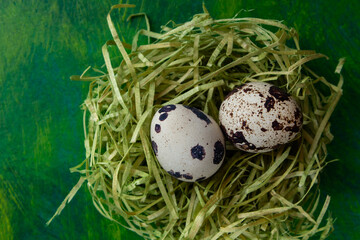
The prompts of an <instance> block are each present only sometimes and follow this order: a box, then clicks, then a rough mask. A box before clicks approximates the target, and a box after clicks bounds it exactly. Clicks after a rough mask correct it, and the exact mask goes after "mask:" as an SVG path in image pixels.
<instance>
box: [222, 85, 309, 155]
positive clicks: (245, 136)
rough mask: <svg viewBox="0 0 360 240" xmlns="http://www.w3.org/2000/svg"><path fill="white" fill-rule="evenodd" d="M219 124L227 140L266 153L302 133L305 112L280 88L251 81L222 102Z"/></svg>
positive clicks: (246, 149)
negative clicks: (303, 113)
mask: <svg viewBox="0 0 360 240" xmlns="http://www.w3.org/2000/svg"><path fill="white" fill-rule="evenodd" d="M219 119H220V125H221V128H222V129H223V132H224V133H226V134H225V135H226V136H227V138H228V139H229V140H230V141H231V142H232V143H233V144H234V145H235V146H236V147H237V148H239V149H241V150H243V151H247V152H267V151H271V150H273V149H275V148H277V147H279V146H281V145H282V144H285V143H288V142H289V141H291V140H292V139H294V138H295V136H296V135H297V134H298V133H299V132H300V130H301V127H302V119H303V116H302V112H301V109H300V107H299V105H298V104H297V103H296V101H295V99H294V98H293V97H292V96H291V95H289V94H288V93H286V92H285V91H283V90H281V89H280V88H278V87H276V86H274V85H272V84H269V83H264V82H250V83H246V84H243V85H241V86H239V87H237V88H235V89H234V90H233V91H232V92H230V93H229V94H228V96H227V97H226V98H225V100H224V101H223V102H222V104H221V106H220V110H219Z"/></svg>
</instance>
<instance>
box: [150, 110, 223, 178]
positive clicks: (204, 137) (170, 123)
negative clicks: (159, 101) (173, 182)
mask: <svg viewBox="0 0 360 240" xmlns="http://www.w3.org/2000/svg"><path fill="white" fill-rule="evenodd" d="M150 128H151V129H150V137H151V143H152V147H153V150H154V153H155V155H156V158H157V159H158V161H159V163H160V165H161V166H162V167H163V168H164V169H165V170H166V171H167V172H168V173H169V174H170V175H172V176H173V177H175V178H177V179H179V180H182V181H187V182H195V181H201V180H204V179H207V178H209V177H210V176H212V175H213V174H214V173H215V172H216V171H217V170H218V169H219V168H220V166H221V165H222V163H223V159H224V157H225V138H224V135H223V133H222V131H221V129H220V127H219V125H218V124H217V123H216V121H215V120H214V119H213V118H212V117H211V116H209V115H207V114H205V113H204V112H202V111H200V110H199V109H196V108H193V107H189V106H185V105H181V104H173V105H166V106H164V107H162V108H160V109H159V110H158V111H157V112H156V113H155V114H154V116H153V119H152V121H151V126H150Z"/></svg>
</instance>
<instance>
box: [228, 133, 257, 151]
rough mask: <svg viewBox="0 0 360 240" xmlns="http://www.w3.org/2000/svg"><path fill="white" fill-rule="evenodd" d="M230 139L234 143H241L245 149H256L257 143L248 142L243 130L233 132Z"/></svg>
mask: <svg viewBox="0 0 360 240" xmlns="http://www.w3.org/2000/svg"><path fill="white" fill-rule="evenodd" d="M230 140H231V141H232V142H233V143H234V144H240V146H241V148H242V149H245V150H248V149H250V150H254V149H256V147H255V145H254V144H252V143H250V142H248V141H247V140H246V139H245V137H244V134H243V133H242V132H241V131H237V132H235V133H233V134H231V136H230Z"/></svg>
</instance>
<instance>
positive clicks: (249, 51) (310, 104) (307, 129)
mask: <svg viewBox="0 0 360 240" xmlns="http://www.w3.org/2000/svg"><path fill="white" fill-rule="evenodd" d="M121 7H133V6H131V5H116V6H114V7H113V8H112V9H111V10H113V9H115V8H121ZM107 21H108V25H109V27H110V30H111V33H112V35H113V40H111V41H108V42H107V43H106V44H105V45H104V46H103V48H102V53H103V56H104V60H105V65H106V70H98V69H93V72H92V73H90V71H88V70H89V69H87V71H86V72H84V74H83V75H81V76H78V77H73V79H78V80H84V81H91V83H90V89H89V93H88V97H87V99H86V100H85V101H84V104H83V108H84V127H85V148H86V159H85V160H84V161H83V162H82V163H81V164H80V165H78V166H76V167H74V168H73V169H72V171H73V172H79V173H80V174H81V177H80V180H79V182H78V184H77V185H76V186H75V187H74V188H73V190H72V191H71V192H70V193H69V195H68V196H67V198H66V199H65V200H64V203H63V204H62V205H61V206H60V207H59V209H58V211H57V213H56V214H59V213H60V212H61V210H62V209H63V208H64V206H65V203H66V202H68V201H70V200H71V198H72V197H73V196H74V195H75V193H76V191H77V190H78V189H79V188H80V186H81V185H82V184H83V183H84V182H87V186H88V189H89V191H90V193H91V195H92V197H93V203H94V205H95V207H96V208H97V210H98V211H99V212H100V213H101V214H102V215H103V216H104V217H106V218H108V219H111V220H113V221H116V222H118V223H120V224H122V225H124V226H125V227H126V228H129V229H130V230H132V231H135V232H136V233H138V234H139V235H140V236H143V237H144V238H148V239H308V238H309V237H311V236H313V235H318V236H320V237H321V238H326V237H327V236H328V234H329V233H330V232H331V230H332V224H333V219H332V218H331V216H330V215H327V216H325V215H326V211H327V208H328V205H329V201H330V197H328V196H327V197H325V199H323V198H321V197H320V194H319V190H318V180H319V173H320V171H321V170H322V169H323V168H324V166H325V165H326V164H327V161H326V157H327V150H326V145H327V144H328V143H329V142H330V141H331V140H332V138H333V136H332V135H331V133H330V123H329V121H328V120H329V118H330V116H331V114H332V112H333V110H334V108H335V105H336V103H337V102H338V100H339V98H340V96H341V93H342V91H341V86H342V77H341V75H340V81H339V83H338V84H337V85H333V84H331V83H329V82H328V81H326V80H325V79H324V78H323V77H320V76H318V75H316V74H315V73H314V72H313V71H311V70H310V69H309V68H308V67H306V66H305V65H304V64H305V63H306V62H308V61H311V60H314V59H317V58H321V57H324V55H322V54H318V53H316V52H314V51H309V50H301V49H300V46H299V38H298V34H297V33H296V31H295V30H294V29H292V28H288V27H287V26H285V25H284V24H282V23H281V22H279V21H274V20H264V19H258V18H231V19H218V20H216V19H213V18H211V16H210V15H209V13H208V12H207V10H206V9H205V8H204V13H202V14H197V15H195V16H194V17H193V18H192V20H191V21H189V22H186V23H184V24H179V25H178V24H175V23H173V22H169V23H168V24H167V25H165V26H163V27H162V31H161V33H155V32H152V31H150V30H149V29H147V30H141V31H139V32H138V34H136V35H135V36H134V41H133V42H132V44H131V45H130V44H126V43H124V42H121V40H120V38H119V36H118V34H117V31H116V28H115V25H114V23H113V21H112V19H111V11H110V13H109V15H108V17H107ZM140 35H143V36H147V37H150V38H153V39H156V41H154V42H153V43H151V44H150V43H149V44H147V45H140V46H138V45H137V39H138V37H139V36H140ZM290 46H291V47H290ZM109 47H112V48H117V49H118V50H119V51H118V52H119V53H120V54H121V57H122V59H123V60H122V61H121V64H120V65H119V66H112V64H111V60H112V59H113V57H118V56H119V55H118V56H110V54H109V51H108V49H109ZM342 63H343V61H342V60H341V61H340V63H339V66H338V67H337V69H336V73H339V74H340V70H341V66H342ZM104 68H105V67H104ZM251 81H267V82H271V83H273V84H275V85H277V86H279V87H280V88H282V89H284V90H286V91H287V92H288V93H290V94H291V95H293V96H294V97H295V98H296V99H297V101H298V102H299V104H300V105H301V107H302V110H303V114H304V125H303V129H302V133H301V135H299V137H298V138H296V139H295V140H294V141H293V142H291V143H290V144H288V145H285V146H283V147H281V148H279V149H277V150H274V151H271V152H268V153H263V154H250V153H245V152H242V151H240V150H237V149H235V148H234V147H232V146H231V145H230V144H228V145H227V153H226V158H225V162H224V164H223V166H222V167H221V169H220V170H219V172H218V173H217V174H215V175H214V176H213V177H211V178H210V179H208V180H205V181H201V182H195V183H187V182H181V181H178V180H177V179H175V178H173V177H171V176H170V175H169V174H167V173H166V172H165V171H164V170H163V169H162V168H161V167H160V166H159V164H158V162H157V160H156V158H155V156H154V153H153V152H152V149H151V143H150V141H149V126H150V121H151V118H152V115H153V114H154V112H155V111H156V110H157V109H159V108H160V107H161V106H163V105H166V104H175V103H182V104H186V105H190V106H194V107H196V108H199V109H201V110H203V111H204V112H205V113H207V114H209V115H211V116H212V117H213V118H214V119H215V120H218V108H219V106H220V104H221V102H222V101H223V100H224V96H226V94H227V93H228V92H229V91H231V90H232V89H233V88H234V87H235V86H238V85H241V84H242V83H245V82H251ZM319 89H321V91H320V90H319ZM325 219H326V220H325Z"/></svg>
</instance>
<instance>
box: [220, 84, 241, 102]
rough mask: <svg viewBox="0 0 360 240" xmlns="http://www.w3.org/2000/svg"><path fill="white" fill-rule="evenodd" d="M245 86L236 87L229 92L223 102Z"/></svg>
mask: <svg viewBox="0 0 360 240" xmlns="http://www.w3.org/2000/svg"><path fill="white" fill-rule="evenodd" d="M245 86H246V85H245V84H243V85H240V86H236V87H235V88H234V89H233V90H232V91H231V92H229V93H228V94H227V95H226V97H225V99H224V100H226V99H228V98H229V97H230V96H231V95H233V94H235V93H237V92H238V91H240V90H241V89H242V88H243V87H245Z"/></svg>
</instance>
